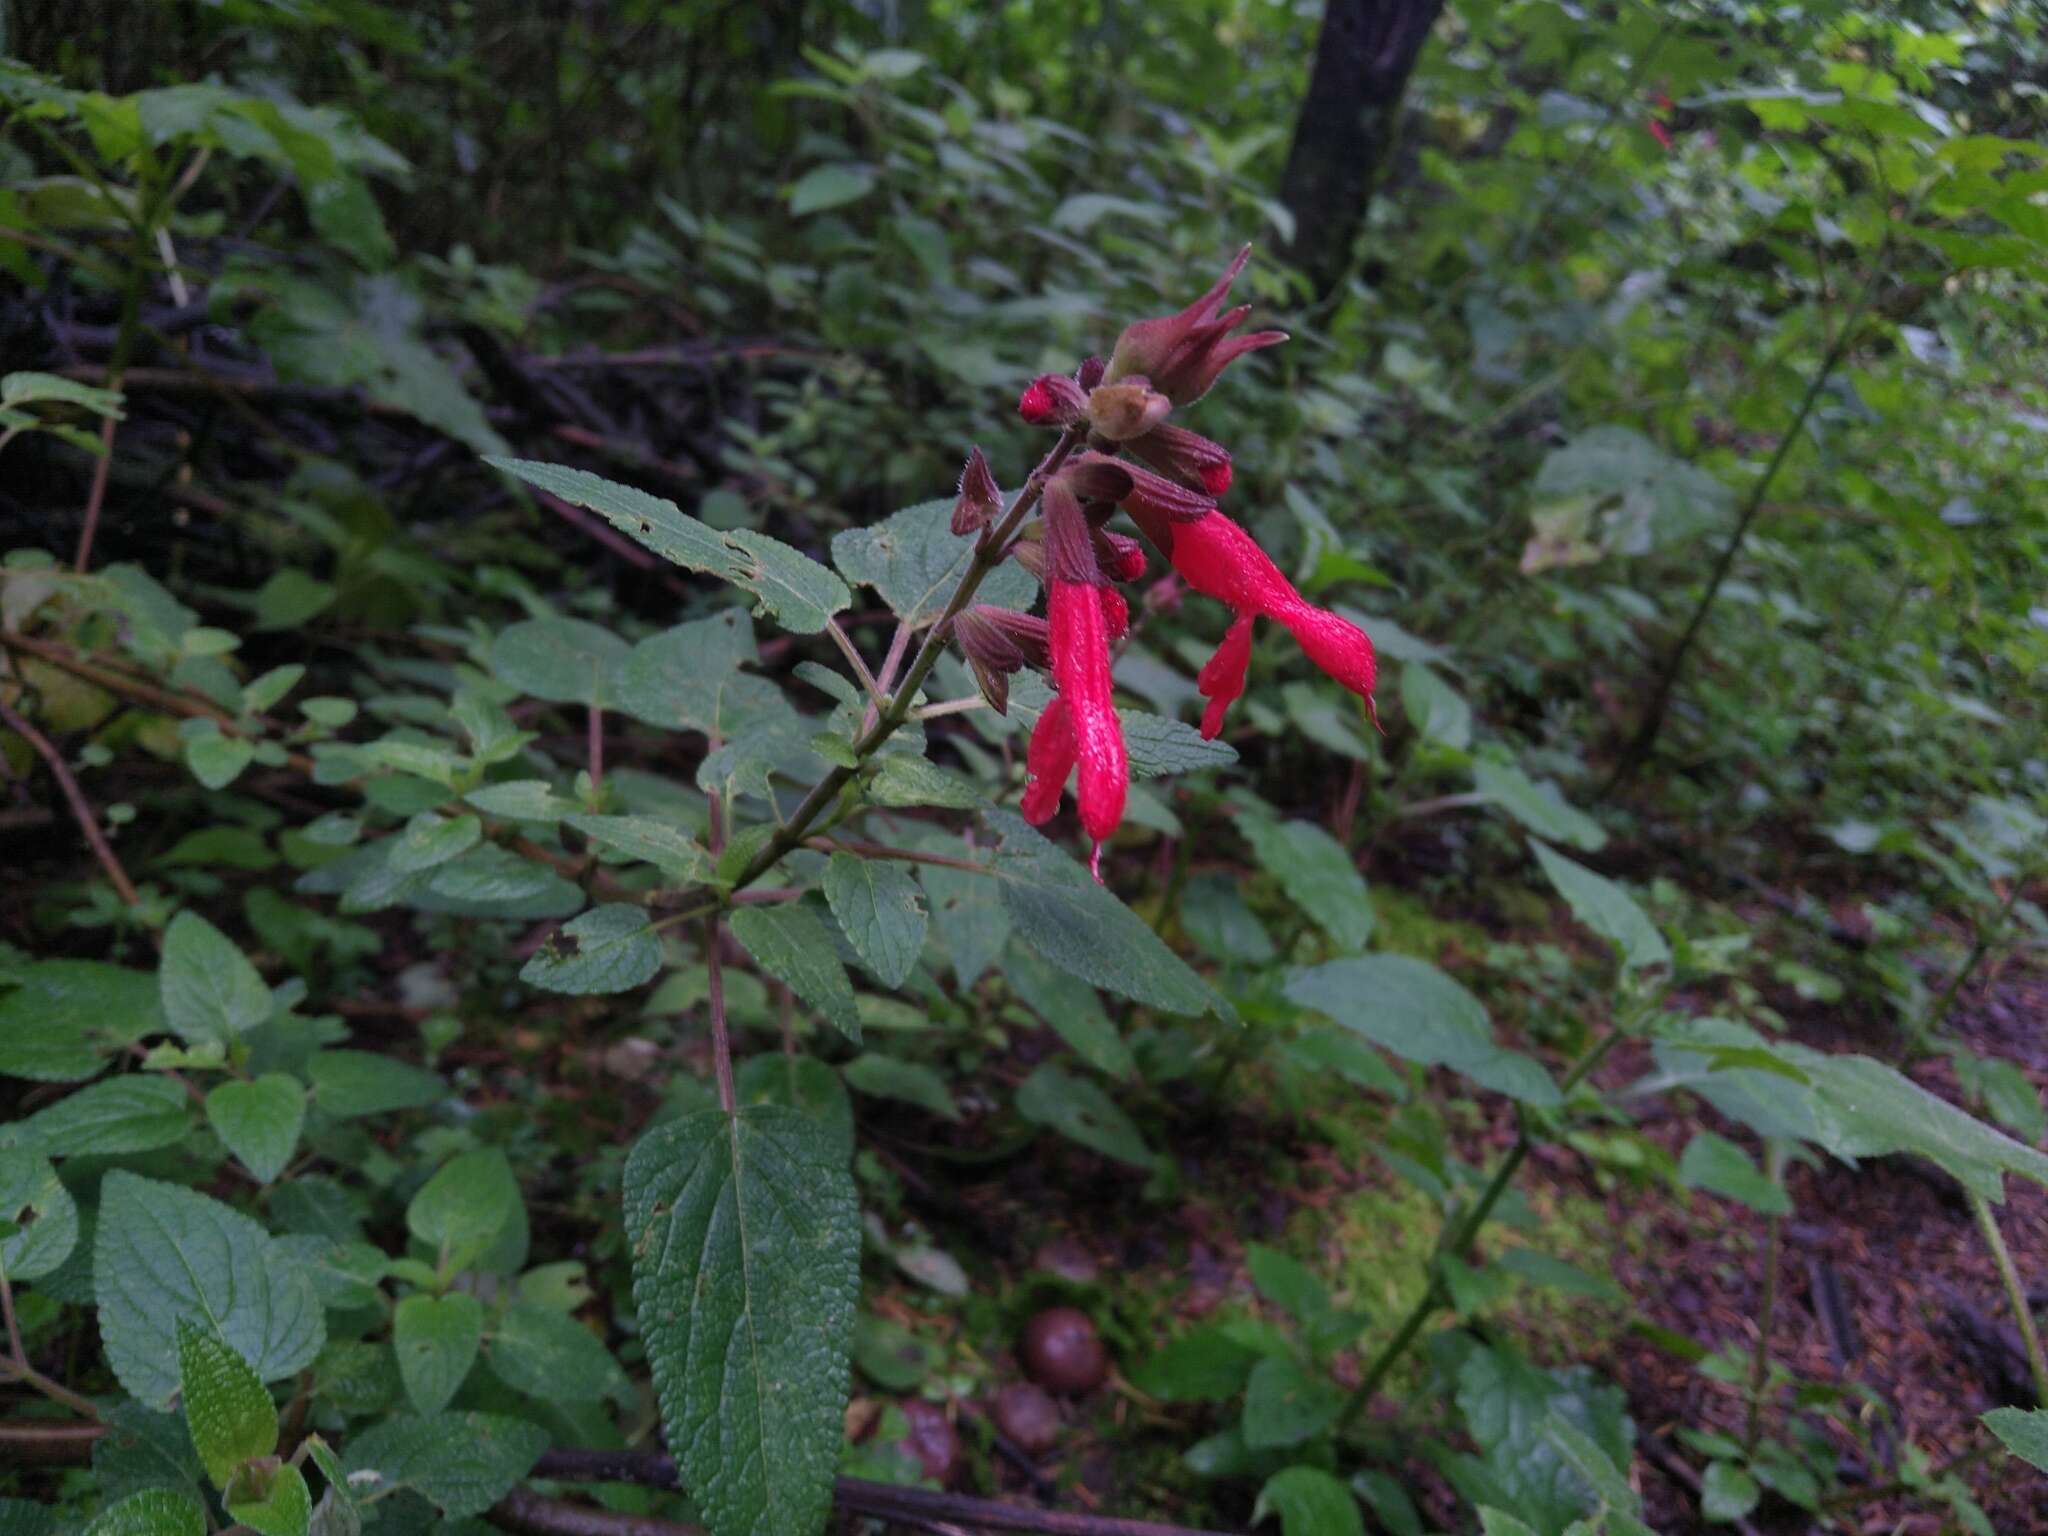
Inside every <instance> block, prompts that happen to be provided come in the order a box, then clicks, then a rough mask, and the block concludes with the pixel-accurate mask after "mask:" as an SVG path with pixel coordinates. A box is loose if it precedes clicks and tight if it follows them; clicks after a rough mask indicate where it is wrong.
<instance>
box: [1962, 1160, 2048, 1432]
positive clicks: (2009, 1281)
mask: <svg viewBox="0 0 2048 1536" xmlns="http://www.w3.org/2000/svg"><path fill="white" fill-rule="evenodd" d="M1970 1212H1971V1214H1972V1215H1974V1216H1975V1217H1976V1218H1977V1230H1978V1231H1979V1232H1981V1233H1983V1235H1984V1246H1985V1247H1986V1248H1988V1249H1990V1250H1991V1260H1992V1262H1993V1263H1994V1264H1996V1265H1997V1266H1998V1278H1999V1279H2000V1280H2001V1281H2002V1282H2003V1283H2004V1285H2005V1299H2006V1301H2007V1302H2009V1303H2010V1304H2011V1306H2012V1320H2013V1321H2014V1322H2015V1323H2017V1324H2018V1325H2019V1330H2020V1342H2021V1343H2022V1344H2024V1345H2025V1346H2026V1351H2027V1369H2028V1370H2030V1371H2032V1372H2033V1375H2034V1396H2035V1398H2036V1399H2038V1401H2039V1403H2040V1406H2042V1407H2043V1408H2048V1355H2043V1354H2042V1352H2041V1332H2040V1330H2039V1329H2038V1328H2036V1327H2035V1326H2034V1310H2033V1308H2032V1307H2030V1306H2028V1305H2027V1288H2026V1287H2025V1286H2024V1285H2022V1284H2021V1283H2020V1272H2019V1269H2018V1268H2017V1266H2015V1265H2014V1264H2013V1261H2012V1250H2011V1249H2010V1248H2008V1247H2006V1246H2005V1234H2004V1233H2003V1232H2001V1231H1999V1230H1998V1217H1997V1216H1995V1215H1994V1214H1993V1213H1992V1210H1991V1202H1990V1201H1989V1200H1986V1199H1985V1198H1984V1197H1983V1196H1982V1195H1980V1194H1978V1193H1977V1192H1976V1191H1975V1190H1972V1191H1971V1192H1970Z"/></svg>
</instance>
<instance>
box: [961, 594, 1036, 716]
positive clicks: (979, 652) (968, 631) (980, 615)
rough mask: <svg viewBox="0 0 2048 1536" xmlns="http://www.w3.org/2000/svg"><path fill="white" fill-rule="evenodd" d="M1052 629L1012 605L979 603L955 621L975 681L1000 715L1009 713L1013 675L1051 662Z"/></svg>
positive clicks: (991, 706) (990, 704)
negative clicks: (1008, 606)
mask: <svg viewBox="0 0 2048 1536" xmlns="http://www.w3.org/2000/svg"><path fill="white" fill-rule="evenodd" d="M1050 636H1051V630H1050V626H1048V625H1047V623H1046V621H1045V620H1044V619H1037V618H1033V617H1032V616H1031V615H1030V614H1028V613H1019V612H1017V611H1016V610H1015V609H1013V608H996V607H992V606H991V605H989V604H987V603H976V604H975V605H974V606H973V607H971V608H968V609H966V610H965V611H964V612H962V613H961V614H960V615H959V616H958V617H956V618H955V619H954V620H953V638H954V639H955V640H957V641H959V642H960V650H961V652H962V654H964V655H965V656H966V657H967V665H968V667H969V669H970V670H972V672H973V673H974V681H975V683H976V684H977V685H978V686H979V687H980V689H981V696H982V697H983V698H984V699H987V700H988V702H989V707H990V708H991V709H993V710H994V711H995V712H996V713H997V714H999V715H1006V714H1008V713H1009V712H1010V674H1011V673H1012V672H1016V671H1019V670H1021V669H1022V668H1024V667H1037V668H1039V669H1041V670H1043V669H1044V668H1046V667H1049V666H1050V665H1052V650H1051V639H1050Z"/></svg>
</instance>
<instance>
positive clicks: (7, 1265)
mask: <svg viewBox="0 0 2048 1536" xmlns="http://www.w3.org/2000/svg"><path fill="white" fill-rule="evenodd" d="M0 1218H4V1219H5V1220H6V1222H7V1223H8V1225H9V1226H11V1227H12V1229H13V1230H11V1231H9V1232H8V1233H7V1235H6V1236H5V1237H0V1279H5V1280H7V1281H8V1282H9V1283H10V1284H14V1285H19V1284H20V1283H21V1282H22V1281H24V1280H40V1279H41V1278H42V1277H43V1276H44V1275H47V1274H48V1273H49V1272H50V1271H51V1270H53V1269H55V1268H56V1267H57V1266H58V1265H59V1264H62V1263H63V1262H64V1261H65V1260H66V1259H68V1258H69V1257H71V1250H72V1248H73V1247H74V1246H76V1244H77V1242H78V1205H77V1203H76V1202H75V1201H73V1200H72V1198H71V1192H70V1191H69V1190H68V1189H66V1188H65V1187H64V1185H63V1183H62V1182H61V1181H60V1180H59V1179H58V1178H57V1170H56V1169H55V1168H53V1167H52V1166H51V1165H50V1160H49V1159H48V1158H47V1157H44V1156H42V1155H41V1154H40V1153H37V1152H26V1151H22V1150H20V1149H18V1148H17V1149H10V1150H7V1151H0Z"/></svg>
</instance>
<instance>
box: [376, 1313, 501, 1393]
mask: <svg viewBox="0 0 2048 1536" xmlns="http://www.w3.org/2000/svg"><path fill="white" fill-rule="evenodd" d="M483 1337H484V1308H483V1303H482V1302H480V1301H478V1300H477V1299H476V1298H475V1297H474V1296H471V1295H469V1294H467V1293H466V1292H463V1291H450V1292H449V1293H448V1294H447V1295H445V1296H425V1295H415V1296H408V1297H406V1298H405V1300H403V1301H401V1302H400V1303H399V1304H398V1308H397V1310H396V1311H395V1312H394V1313H393V1314H392V1319H391V1347H392V1349H393V1351H394V1352H395V1353H396V1354H397V1356H398V1377H399V1380H400V1381H402V1382H404V1383H405V1395H406V1398H407V1399H408V1400H409V1401H410V1402H411V1403H412V1406H413V1409H414V1411H415V1412H417V1413H425V1414H431V1413H439V1412H440V1411H441V1410H442V1409H443V1408H446V1407H447V1406H448V1404H449V1402H450V1401H451V1400H452V1399H453V1398H454V1396H455V1393H456V1389H457V1388H459V1387H460V1386H461V1385H462V1379H463V1378H464V1377H465V1376H467V1375H468V1374H469V1368H470V1366H472V1365H474V1364H475V1363H476V1356H477V1350H478V1348H479V1346H481V1344H482V1343H483Z"/></svg>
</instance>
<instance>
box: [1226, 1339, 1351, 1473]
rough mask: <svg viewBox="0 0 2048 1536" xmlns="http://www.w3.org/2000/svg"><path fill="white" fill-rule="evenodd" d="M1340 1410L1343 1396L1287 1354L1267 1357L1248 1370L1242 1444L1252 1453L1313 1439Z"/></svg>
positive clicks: (1335, 1387) (1328, 1382)
mask: <svg viewBox="0 0 2048 1536" xmlns="http://www.w3.org/2000/svg"><path fill="white" fill-rule="evenodd" d="M1343 1408H1344V1393H1343V1391H1342V1389H1340V1388H1339V1387H1338V1386H1337V1385H1336V1383H1335V1382H1333V1381H1331V1380H1330V1379H1329V1378H1328V1377H1327V1376H1325V1375H1323V1374H1322V1372H1320V1371H1315V1370H1311V1369H1309V1368H1308V1367H1307V1366H1305V1365H1303V1364H1302V1363H1301V1362H1300V1361H1299V1360H1297V1359H1295V1358H1294V1357H1293V1356H1292V1355H1269V1356H1268V1357H1267V1358H1265V1359H1264V1360H1261V1361H1260V1362H1259V1363H1258V1364H1257V1365H1255V1366H1253V1367H1252V1374H1251V1379H1250V1380H1249V1381H1247V1382H1246V1383H1245V1389H1244V1441H1245V1444H1246V1445H1249V1446H1251V1447H1252V1448H1253V1449H1254V1450H1268V1449H1272V1448H1274V1447H1278V1446H1287V1445H1300V1444H1301V1443H1302V1442H1303V1441H1304V1440H1313V1439H1314V1438H1315V1437H1316V1436H1317V1435H1320V1434H1321V1433H1322V1432H1323V1431H1324V1430H1326V1429H1328V1428H1329V1427H1330V1426H1331V1425H1332V1424H1334V1423H1336V1421H1337V1415H1338V1414H1339V1413H1341V1412H1342V1411H1343Z"/></svg>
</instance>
